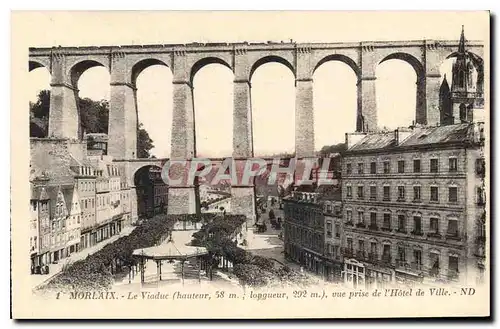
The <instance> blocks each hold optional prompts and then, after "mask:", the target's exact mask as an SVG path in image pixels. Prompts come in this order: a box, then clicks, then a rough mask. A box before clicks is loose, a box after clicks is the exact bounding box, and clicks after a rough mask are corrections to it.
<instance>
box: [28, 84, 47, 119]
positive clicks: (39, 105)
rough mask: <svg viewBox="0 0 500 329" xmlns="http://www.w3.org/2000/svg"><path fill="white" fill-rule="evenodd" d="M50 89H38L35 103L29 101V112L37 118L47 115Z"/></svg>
mask: <svg viewBox="0 0 500 329" xmlns="http://www.w3.org/2000/svg"><path fill="white" fill-rule="evenodd" d="M49 106H50V91H49V90H40V92H39V93H38V99H37V101H36V103H32V102H30V112H31V113H33V116H34V117H35V118H38V119H42V118H48V117H49Z"/></svg>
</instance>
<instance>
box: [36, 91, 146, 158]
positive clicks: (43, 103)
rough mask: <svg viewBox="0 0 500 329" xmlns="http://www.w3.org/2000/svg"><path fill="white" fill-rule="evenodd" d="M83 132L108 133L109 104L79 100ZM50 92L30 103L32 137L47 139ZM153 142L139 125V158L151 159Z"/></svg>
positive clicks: (39, 94)
mask: <svg viewBox="0 0 500 329" xmlns="http://www.w3.org/2000/svg"><path fill="white" fill-rule="evenodd" d="M78 108H79V112H80V125H81V132H82V134H83V132H86V133H104V134H107V133H108V123H109V102H108V101H107V100H101V101H94V100H92V99H90V98H78ZM49 110H50V90H41V91H40V92H39V93H38V99H37V101H36V102H35V103H32V102H30V118H31V119H30V137H46V136H47V131H48V125H49ZM153 147H154V145H153V140H152V139H151V137H150V136H149V134H148V132H147V131H146V129H144V128H143V126H142V124H141V123H139V126H138V130H137V157H138V158H149V157H152V156H151V154H150V151H151V149H152V148H153Z"/></svg>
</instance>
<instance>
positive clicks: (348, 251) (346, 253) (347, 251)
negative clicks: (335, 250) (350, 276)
mask: <svg viewBox="0 0 500 329" xmlns="http://www.w3.org/2000/svg"><path fill="white" fill-rule="evenodd" d="M343 254H344V257H347V258H352V257H353V255H354V250H353V249H348V248H345V249H344V250H343Z"/></svg>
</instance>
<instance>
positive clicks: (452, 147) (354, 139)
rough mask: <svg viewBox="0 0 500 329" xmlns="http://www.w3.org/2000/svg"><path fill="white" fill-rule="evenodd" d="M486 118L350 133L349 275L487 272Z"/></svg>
mask: <svg viewBox="0 0 500 329" xmlns="http://www.w3.org/2000/svg"><path fill="white" fill-rule="evenodd" d="M482 129H483V128H482V124H481V123H463V124H458V125H444V126H438V127H422V128H413V129H409V130H406V131H403V130H396V131H394V132H381V133H372V134H367V135H366V136H363V134H360V133H356V134H352V135H349V134H348V136H347V144H348V150H347V151H346V153H345V154H344V161H343V170H344V172H343V180H342V185H343V200H344V209H343V212H344V230H345V239H344V241H343V252H344V257H345V258H346V259H347V260H346V264H345V269H344V271H345V282H346V283H347V284H349V285H352V286H353V287H357V286H365V285H368V286H372V285H373V286H380V285H384V284H386V283H387V282H394V281H395V282H399V283H409V284H412V283H414V282H424V281H429V280H430V281H437V282H449V281H460V282H467V283H471V282H472V281H475V280H476V279H478V278H480V277H481V276H482V274H481V269H480V267H481V266H480V265H478V263H479V259H478V258H477V257H476V256H473V255H474V254H475V253H478V251H477V241H478V240H481V239H484V234H482V233H481V232H483V231H484V222H481V216H484V214H485V210H484V198H483V195H484V191H483V184H482V178H481V177H480V175H478V174H476V172H478V171H481V170H482V169H480V168H481V164H482V163H484V155H482V147H483V145H484V136H483V133H482V131H483V130H482Z"/></svg>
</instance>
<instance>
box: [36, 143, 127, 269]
mask: <svg viewBox="0 0 500 329" xmlns="http://www.w3.org/2000/svg"><path fill="white" fill-rule="evenodd" d="M94 135H95V136H91V137H92V138H88V139H86V141H71V140H60V139H54V138H32V139H31V159H30V160H31V161H30V167H31V177H30V185H31V197H30V210H31V218H30V259H31V267H32V272H33V273H40V272H43V271H46V270H47V266H48V265H49V264H51V263H55V262H58V261H59V260H61V259H63V258H66V257H68V256H69V255H71V254H72V253H75V252H78V251H80V250H82V249H85V248H89V247H92V246H94V245H95V244H97V243H99V242H101V241H103V240H106V239H108V238H110V237H112V236H114V235H116V234H118V233H120V231H121V230H122V229H123V228H124V227H125V226H127V225H130V224H131V223H132V217H133V216H132V207H133V206H134V200H135V196H134V195H132V193H135V191H133V190H132V189H131V188H130V186H128V184H127V181H126V177H125V176H126V175H125V173H124V168H123V167H119V166H117V165H116V164H115V163H113V159H112V158H111V157H110V156H107V155H106V154H105V153H106V152H105V144H106V137H107V136H105V135H104V134H94ZM96 140H97V141H98V142H96ZM103 145H104V148H103V147H102V146H103Z"/></svg>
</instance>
